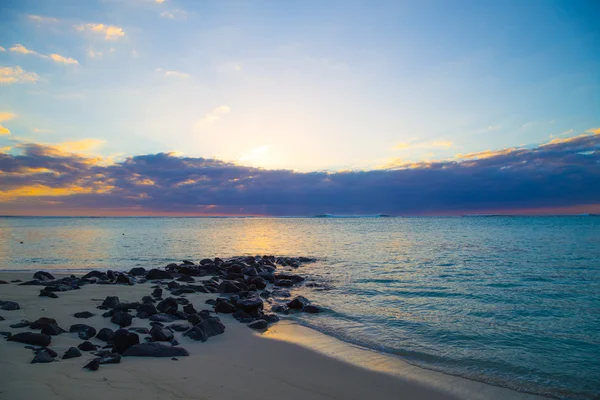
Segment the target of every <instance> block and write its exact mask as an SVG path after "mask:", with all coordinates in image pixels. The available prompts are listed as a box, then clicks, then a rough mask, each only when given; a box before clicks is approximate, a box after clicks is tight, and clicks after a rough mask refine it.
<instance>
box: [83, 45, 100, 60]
mask: <svg viewBox="0 0 600 400" xmlns="http://www.w3.org/2000/svg"><path fill="white" fill-rule="evenodd" d="M86 54H87V56H88V57H90V58H102V52H101V51H97V50H94V49H93V48H91V47H90V48H88V49H87V51H86Z"/></svg>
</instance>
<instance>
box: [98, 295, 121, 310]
mask: <svg viewBox="0 0 600 400" xmlns="http://www.w3.org/2000/svg"><path fill="white" fill-rule="evenodd" d="M119 304H121V302H120V301H119V298H118V297H117V296H106V299H104V301H103V302H102V305H103V306H104V307H108V308H117V307H118V306H119Z"/></svg>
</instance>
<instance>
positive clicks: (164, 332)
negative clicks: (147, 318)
mask: <svg viewBox="0 0 600 400" xmlns="http://www.w3.org/2000/svg"><path fill="white" fill-rule="evenodd" d="M150 336H152V339H154V340H156V341H157V342H168V341H170V340H173V338H174V336H173V332H171V330H170V329H167V328H163V327H160V326H153V327H152V329H150Z"/></svg>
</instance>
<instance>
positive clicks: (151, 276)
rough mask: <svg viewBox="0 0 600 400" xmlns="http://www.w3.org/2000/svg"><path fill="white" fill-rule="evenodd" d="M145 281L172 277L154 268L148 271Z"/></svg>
mask: <svg viewBox="0 0 600 400" xmlns="http://www.w3.org/2000/svg"><path fill="white" fill-rule="evenodd" d="M146 279H148V280H149V281H150V280H156V279H173V277H172V276H171V274H170V273H168V272H167V271H162V270H160V269H156V268H154V269H151V270H150V271H148V273H147V274H146Z"/></svg>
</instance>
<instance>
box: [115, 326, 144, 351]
mask: <svg viewBox="0 0 600 400" xmlns="http://www.w3.org/2000/svg"><path fill="white" fill-rule="evenodd" d="M112 342H113V352H115V353H119V354H123V353H124V352H125V351H126V350H127V349H129V348H130V347H131V346H135V345H136V344H138V343H139V342H140V337H139V336H138V335H137V334H136V333H134V332H130V331H128V330H126V329H119V330H118V331H116V332H115V333H114V334H113V337H112Z"/></svg>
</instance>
